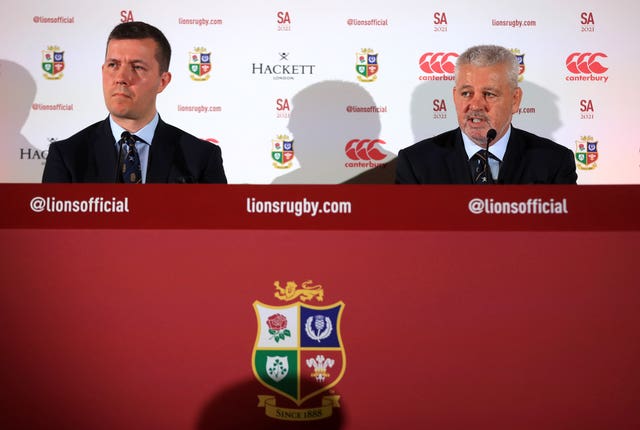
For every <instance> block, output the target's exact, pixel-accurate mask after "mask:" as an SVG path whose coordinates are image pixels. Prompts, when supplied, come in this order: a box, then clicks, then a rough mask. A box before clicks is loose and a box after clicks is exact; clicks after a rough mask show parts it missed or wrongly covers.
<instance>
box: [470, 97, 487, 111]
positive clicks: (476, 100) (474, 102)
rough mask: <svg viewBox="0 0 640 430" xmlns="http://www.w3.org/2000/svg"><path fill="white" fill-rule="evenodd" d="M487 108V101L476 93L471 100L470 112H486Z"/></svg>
mask: <svg viewBox="0 0 640 430" xmlns="http://www.w3.org/2000/svg"><path fill="white" fill-rule="evenodd" d="M486 106H487V101H486V99H485V97H484V94H482V93H474V94H473V97H471V100H469V109H470V110H484V109H485V107H486Z"/></svg>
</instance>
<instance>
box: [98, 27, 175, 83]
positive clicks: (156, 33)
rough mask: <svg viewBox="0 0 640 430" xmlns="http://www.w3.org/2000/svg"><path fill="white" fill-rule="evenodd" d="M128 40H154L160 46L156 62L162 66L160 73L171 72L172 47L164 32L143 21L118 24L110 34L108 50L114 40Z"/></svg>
mask: <svg viewBox="0 0 640 430" xmlns="http://www.w3.org/2000/svg"><path fill="white" fill-rule="evenodd" d="M126 39H153V40H154V41H155V42H156V43H157V44H158V49H156V60H158V64H160V73H163V72H168V71H169V62H170V61H171V45H169V41H168V40H167V38H166V37H165V36H164V34H162V32H161V31H160V30H158V29H157V28H156V27H154V26H153V25H150V24H147V23H146V22H142V21H130V22H123V23H122V24H118V25H116V26H115V28H114V29H113V30H111V33H110V34H109V38H108V39H107V49H108V47H109V42H111V41H112V40H126Z"/></svg>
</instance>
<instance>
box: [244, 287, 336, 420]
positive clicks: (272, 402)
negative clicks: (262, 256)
mask: <svg viewBox="0 0 640 430" xmlns="http://www.w3.org/2000/svg"><path fill="white" fill-rule="evenodd" d="M273 285H274V287H275V292H274V294H273V295H274V297H275V298H276V299H277V300H278V301H279V302H278V304H280V305H279V306H275V305H270V304H266V303H262V302H260V301H258V300H256V301H255V302H253V309H254V311H255V313H256V318H257V323H258V331H257V334H256V341H255V344H254V348H253V353H252V360H251V362H252V368H253V374H254V375H255V377H256V378H257V379H258V381H259V382H260V383H261V384H262V385H263V386H264V387H265V388H267V389H269V390H270V391H271V392H272V394H259V395H258V407H263V408H265V414H266V415H267V416H269V417H271V418H276V419H281V420H287V421H311V420H319V419H323V418H328V417H330V416H331V415H332V413H333V408H336V407H340V403H339V400H340V396H339V395H336V394H334V393H332V392H329V393H327V394H326V395H323V396H320V395H321V394H322V393H325V392H327V391H329V390H330V389H331V388H333V387H334V386H336V385H337V384H338V382H340V380H341V379H342V377H343V375H344V372H345V367H346V353H345V349H344V345H343V342H342V334H341V320H342V313H343V310H344V306H345V304H344V303H343V302H342V301H338V302H336V303H333V304H331V305H328V306H319V305H317V304H316V305H312V304H310V303H312V302H313V303H316V302H322V301H323V300H324V288H323V286H322V285H318V284H314V282H313V281H311V280H308V281H305V282H302V284H300V285H298V284H297V283H296V282H293V281H288V282H287V283H286V285H285V286H281V285H280V282H279V281H276V282H274V284H273ZM276 395H279V396H282V397H284V398H286V399H289V400H291V401H293V402H294V403H295V404H296V405H297V406H298V407H297V408H283V407H280V406H277V404H276V403H277V397H276ZM307 402H308V404H307V405H306V406H305V407H301V406H302V405H303V404H304V403H307Z"/></svg>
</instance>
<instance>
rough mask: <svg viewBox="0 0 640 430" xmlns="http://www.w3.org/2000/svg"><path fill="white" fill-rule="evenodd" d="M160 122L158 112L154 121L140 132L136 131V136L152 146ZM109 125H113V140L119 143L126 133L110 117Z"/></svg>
mask: <svg viewBox="0 0 640 430" xmlns="http://www.w3.org/2000/svg"><path fill="white" fill-rule="evenodd" d="M159 121H160V115H158V112H156V114H155V116H154V117H153V119H152V120H151V121H150V122H149V123H148V124H147V125H145V126H144V127H142V128H141V129H140V130H138V131H136V132H135V133H132V134H135V135H136V136H138V137H139V138H140V139H142V140H143V141H144V143H146V144H148V145H151V141H152V140H153V135H154V134H155V133H156V127H157V126H158V122H159ZM109 124H111V132H112V133H113V138H114V139H115V140H116V142H118V141H119V140H120V137H121V136H122V132H123V131H125V129H124V128H122V127H120V126H119V125H118V124H117V123H116V122H115V121H114V120H113V118H111V115H109Z"/></svg>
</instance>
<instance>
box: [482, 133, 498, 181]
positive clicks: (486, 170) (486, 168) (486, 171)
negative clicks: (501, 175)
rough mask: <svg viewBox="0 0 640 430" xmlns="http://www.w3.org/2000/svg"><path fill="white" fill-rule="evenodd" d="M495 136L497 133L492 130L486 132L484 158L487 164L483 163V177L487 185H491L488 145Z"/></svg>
mask: <svg viewBox="0 0 640 430" xmlns="http://www.w3.org/2000/svg"><path fill="white" fill-rule="evenodd" d="M497 135H498V132H497V131H496V130H495V129H494V128H490V129H489V131H487V146H486V147H485V149H484V157H485V159H486V160H487V162H486V163H484V177H485V178H487V181H489V183H493V174H492V173H491V169H489V144H490V143H491V142H493V139H495V138H496V136H497ZM489 175H491V176H489Z"/></svg>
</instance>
